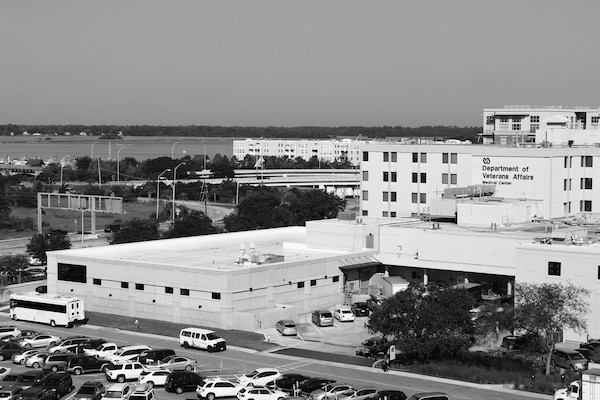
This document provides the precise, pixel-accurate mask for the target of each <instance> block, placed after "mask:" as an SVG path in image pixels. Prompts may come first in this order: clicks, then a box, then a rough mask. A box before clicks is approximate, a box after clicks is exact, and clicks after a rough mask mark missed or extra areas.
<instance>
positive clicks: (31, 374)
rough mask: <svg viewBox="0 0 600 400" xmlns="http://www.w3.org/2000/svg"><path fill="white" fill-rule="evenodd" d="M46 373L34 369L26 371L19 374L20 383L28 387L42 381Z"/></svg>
mask: <svg viewBox="0 0 600 400" xmlns="http://www.w3.org/2000/svg"><path fill="white" fill-rule="evenodd" d="M45 376H46V374H45V373H44V371H40V370H33V371H25V372H23V373H22V374H21V375H19V381H18V384H19V385H21V386H22V387H23V389H24V388H28V387H30V386H33V385H35V384H37V383H38V382H40V381H41V380H42V379H44V377H45Z"/></svg>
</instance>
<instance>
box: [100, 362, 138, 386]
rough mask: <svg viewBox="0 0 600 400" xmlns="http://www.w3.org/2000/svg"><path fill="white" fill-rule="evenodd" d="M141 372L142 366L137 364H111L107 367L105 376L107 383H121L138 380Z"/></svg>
mask: <svg viewBox="0 0 600 400" xmlns="http://www.w3.org/2000/svg"><path fill="white" fill-rule="evenodd" d="M143 371H144V366H143V365H142V364H141V363H139V362H126V363H122V364H113V363H111V364H109V365H108V366H107V369H106V372H105V375H106V380H107V381H109V382H114V381H117V382H119V383H123V382H125V381H130V380H138V379H139V377H140V375H141V374H142V372H143Z"/></svg>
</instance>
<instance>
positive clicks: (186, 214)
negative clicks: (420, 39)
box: [164, 207, 217, 238]
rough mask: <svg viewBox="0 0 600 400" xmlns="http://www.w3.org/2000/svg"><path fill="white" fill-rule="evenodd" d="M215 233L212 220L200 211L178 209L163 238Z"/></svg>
mask: <svg viewBox="0 0 600 400" xmlns="http://www.w3.org/2000/svg"><path fill="white" fill-rule="evenodd" d="M213 233H217V229H216V228H215V227H214V226H213V224H212V220H211V219H210V218H209V217H208V216H206V214H204V213H203V212H202V211H198V210H190V209H189V208H187V207H179V214H178V215H177V218H175V221H173V222H172V223H171V226H169V230H168V231H167V232H165V234H164V237H165V238H176V237H186V236H199V235H210V234H213Z"/></svg>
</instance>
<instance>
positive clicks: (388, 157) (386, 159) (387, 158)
mask: <svg viewBox="0 0 600 400" xmlns="http://www.w3.org/2000/svg"><path fill="white" fill-rule="evenodd" d="M389 161H390V153H388V152H387V151H384V152H383V162H389Z"/></svg>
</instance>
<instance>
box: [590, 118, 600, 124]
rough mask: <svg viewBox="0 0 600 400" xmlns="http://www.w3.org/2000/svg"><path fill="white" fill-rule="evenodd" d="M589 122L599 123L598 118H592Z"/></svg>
mask: <svg viewBox="0 0 600 400" xmlns="http://www.w3.org/2000/svg"><path fill="white" fill-rule="evenodd" d="M591 122H592V124H597V123H598V122H600V117H592V120H591Z"/></svg>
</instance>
